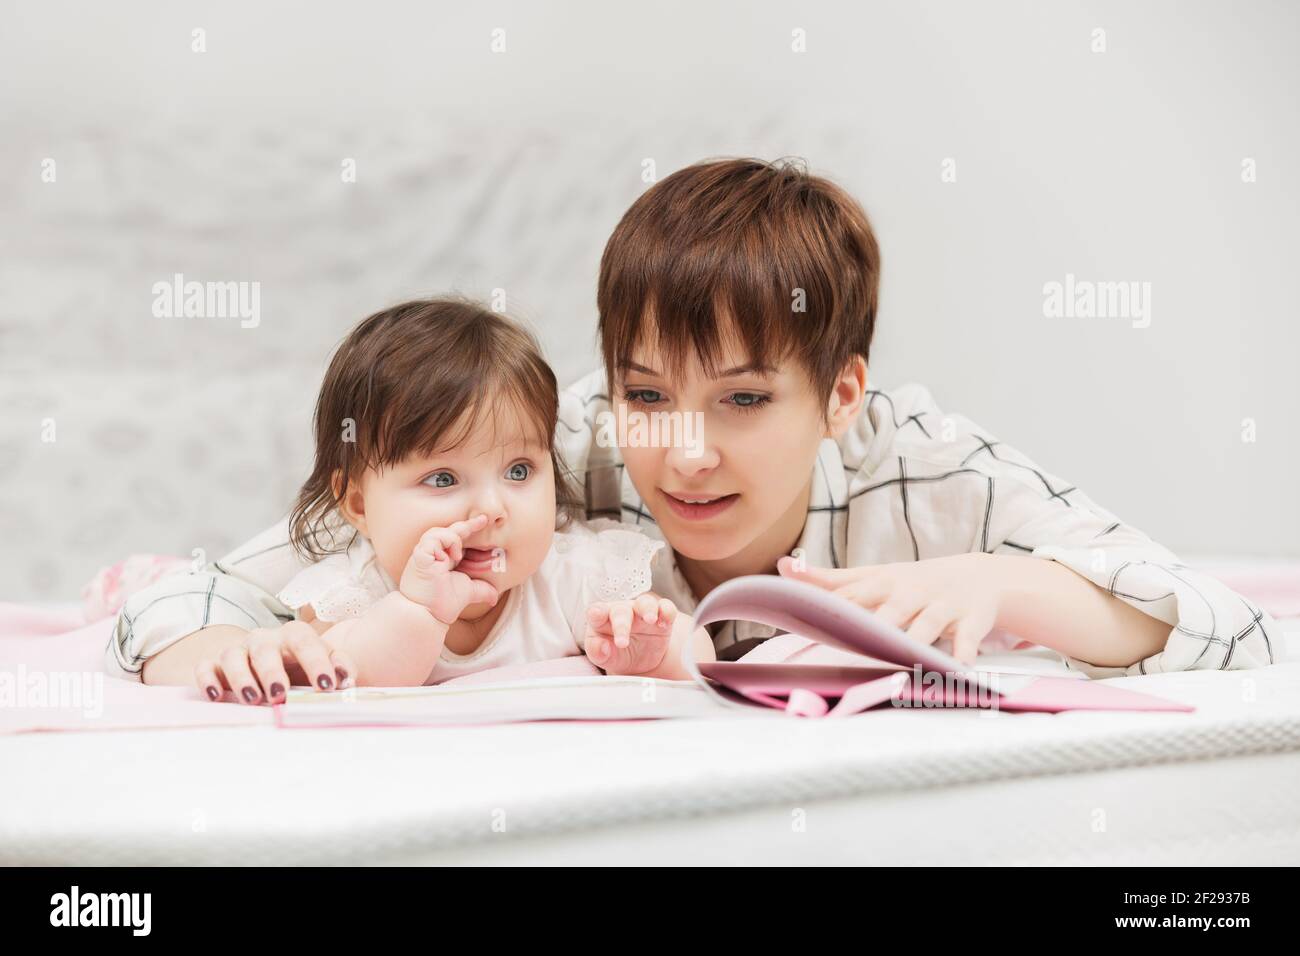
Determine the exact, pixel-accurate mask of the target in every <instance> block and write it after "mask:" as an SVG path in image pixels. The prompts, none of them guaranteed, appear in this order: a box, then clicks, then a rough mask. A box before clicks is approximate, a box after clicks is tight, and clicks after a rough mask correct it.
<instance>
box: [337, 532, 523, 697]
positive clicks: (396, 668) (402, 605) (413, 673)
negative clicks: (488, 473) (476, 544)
mask: <svg viewBox="0 0 1300 956" xmlns="http://www.w3.org/2000/svg"><path fill="white" fill-rule="evenodd" d="M486 524H487V517H486V516H485V515H475V516H474V517H473V518H471V519H470V520H468V521H458V522H456V523H455V524H453V525H451V526H449V527H446V528H430V529H429V530H428V531H426V532H425V533H424V535H423V536H422V537H421V538H420V540H419V542H417V543H416V545H415V549H414V550H413V551H412V552H411V557H410V560H408V561H407V562H406V569H405V570H404V571H403V572H402V580H401V582H400V583H399V584H398V589H397V590H396V591H393V592H391V593H389V594H386V595H384V596H383V597H382V598H380V599H379V600H378V601H376V602H375V603H374V604H372V605H371V606H370V607H368V608H367V609H366V611H365V613H363V614H362V615H361V616H360V617H356V618H352V619H350V620H347V621H341V622H340V623H338V624H336V625H334V626H333V627H332V628H330V629H329V630H328V631H327V632H326V635H325V637H324V639H325V640H326V641H331V642H333V644H334V646H337V647H340V648H341V649H342V650H344V651H346V652H347V654H348V655H349V656H350V657H351V659H352V660H353V661H354V662H355V663H356V665H357V668H358V670H359V671H360V673H359V674H358V677H357V683H359V684H367V685H371V686H378V687H408V686H411V687H416V686H419V685H421V684H423V683H424V682H425V681H426V680H427V679H428V677H429V675H430V674H431V673H433V668H434V665H436V664H437V663H438V658H439V657H440V656H441V655H442V648H443V644H444V643H446V640H447V630H448V628H450V627H451V625H452V624H454V623H455V622H456V620H457V619H458V618H459V617H460V615H461V613H462V612H463V611H464V610H465V608H466V607H467V606H469V605H470V604H475V603H484V604H495V603H496V601H497V597H498V595H497V591H496V588H494V587H493V586H492V585H491V584H488V583H487V582H486V581H480V580H477V579H474V578H471V577H469V576H468V575H466V574H463V573H461V572H459V571H457V570H456V565H458V564H459V563H460V559H461V556H462V554H463V551H464V548H463V544H462V541H461V538H462V537H465V536H468V535H471V534H473V533H474V532H476V531H478V530H480V529H481V528H482V527H483V526H484V525H486Z"/></svg>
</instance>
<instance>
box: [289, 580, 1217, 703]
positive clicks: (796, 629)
mask: <svg viewBox="0 0 1300 956" xmlns="http://www.w3.org/2000/svg"><path fill="white" fill-rule="evenodd" d="M694 617H695V620H696V623H697V624H700V625H708V624H712V623H715V622H718V621H724V620H746V621H753V622H756V623H759V624H767V625H771V626H773V627H776V628H778V629H780V630H782V631H785V632H786V633H787V635H788V636H786V637H778V638H773V639H772V640H771V641H769V642H767V643H766V644H764V645H762V646H760V648H759V649H758V650H757V651H754V652H751V653H750V654H748V655H746V656H745V657H744V658H742V659H741V660H739V661H712V662H707V663H699V664H697V663H696V662H695V661H694V660H693V659H692V658H687V659H686V660H685V661H684V663H685V665H686V667H687V670H688V671H689V672H690V674H691V676H692V680H689V681H665V680H656V679H650V678H641V677H608V676H604V675H601V674H600V672H599V671H597V670H596V669H595V668H594V667H593V666H592V665H591V664H590V663H589V662H588V661H586V659H585V658H576V657H575V658H568V659H566V660H565V661H563V662H557V661H548V662H543V663H541V664H537V665H529V666H528V667H524V668H518V667H516V668H503V669H502V671H503V673H501V674H500V675H499V676H500V677H501V678H502V679H500V680H497V679H495V677H494V675H493V674H492V673H491V672H486V673H484V674H476V675H473V676H472V678H460V679H458V680H456V681H449V682H447V683H445V684H441V685H437V686H433V687H405V688H373V687H364V688H354V689H350V690H346V691H336V692H333V693H318V692H315V691H311V690H307V689H302V690H293V691H290V693H289V695H288V700H287V701H286V703H284V704H282V705H279V706H278V707H276V708H275V710H276V719H277V722H278V723H279V725H280V726H283V727H307V726H341V725H351V726H356V725H382V724H466V723H505V722H511V721H532V720H641V719H653V718H665V717H711V716H732V717H735V716H744V715H749V716H754V717H769V718H770V717H774V716H782V715H796V716H804V717H848V716H853V715H855V714H859V713H861V712H863V711H865V710H870V709H872V708H874V707H880V706H894V707H915V708H923V707H981V708H987V709H993V710H1004V711H1039V712H1048V713H1053V712H1058V711H1065V710H1149V711H1190V710H1192V709H1193V708H1191V707H1189V706H1187V705H1185V704H1182V703H1178V702H1174V701H1169V700H1164V699H1162V698H1159V697H1154V696H1152V695H1149V694H1143V693H1138V692H1136V691H1131V690H1126V689H1122V688H1118V687H1114V686H1112V685H1110V684H1106V683H1102V682H1095V681H1089V680H1087V679H1086V678H1083V677H1082V676H1081V675H1077V674H1075V673H1073V672H1070V671H1068V670H1066V669H1065V667H1064V664H1063V662H1058V663H1055V664H1053V663H1052V662H1050V661H1045V660H1044V659H1043V658H1041V657H1033V656H1031V655H1024V656H1019V655H1017V654H1001V655H995V656H991V657H989V658H981V659H980V660H979V662H978V663H977V664H976V665H975V667H973V668H972V667H968V666H966V665H963V664H962V663H960V662H959V661H958V660H956V658H953V657H951V656H950V655H948V654H945V653H943V652H942V651H940V650H938V649H937V648H934V647H931V646H929V645H925V644H920V643H918V642H916V641H914V640H912V639H911V638H909V637H907V635H906V634H904V633H903V632H902V631H901V630H900V629H898V628H896V627H893V626H892V625H890V624H887V623H885V622H883V621H881V620H879V619H878V618H877V617H876V616H875V615H874V614H872V613H871V612H870V611H867V610H865V609H864V608H862V607H859V606H858V605H856V604H854V603H852V602H851V601H848V600H846V599H844V598H841V597H838V596H836V595H834V594H831V593H830V592H828V591H824V590H822V589H821V588H818V587H815V586H813V585H810V584H805V583H801V582H798V581H790V580H787V579H785V578H781V577H776V576H773V575H753V576H749V577H741V578H735V579H733V580H731V581H728V582H726V583H725V584H722V585H720V586H719V587H717V588H715V589H714V590H713V591H712V592H711V593H710V594H709V595H708V597H706V598H705V599H704V600H703V601H702V602H701V603H700V605H699V607H698V608H697V609H696V611H695V615H694ZM810 647H815V649H816V650H818V651H826V652H827V653H822V654H820V656H818V655H809V654H807V653H805V652H806V651H807V650H808V649H809V648H810ZM686 653H688V654H689V648H687V649H686ZM800 658H803V659H804V660H818V661H819V662H817V663H804V662H801V661H800ZM828 660H829V661H831V662H828ZM505 671H508V672H509V673H508V674H507V673H504V672H505Z"/></svg>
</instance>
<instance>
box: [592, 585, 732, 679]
mask: <svg viewBox="0 0 1300 956" xmlns="http://www.w3.org/2000/svg"><path fill="white" fill-rule="evenodd" d="M687 646H690V648H691V653H692V654H693V655H694V658H695V660H696V661H711V660H715V659H716V655H715V653H714V649H713V640H712V639H711V638H710V637H709V632H708V631H706V630H705V629H704V628H702V627H697V626H696V625H695V621H694V620H693V619H692V618H691V617H690V616H689V615H686V614H678V613H677V607H676V605H674V604H673V602H672V601H669V600H668V599H667V598H661V597H658V596H657V595H654V594H650V593H647V594H643V595H641V596H640V597H639V598H636V599H635V600H632V601H615V602H611V603H600V604H593V605H592V606H591V607H590V608H589V609H588V611H587V634H586V638H585V640H584V641H583V650H584V651H585V652H586V654H587V657H588V658H589V659H590V660H591V662H592V663H593V664H595V665H596V666H597V667H599V668H601V670H603V671H604V672H605V673H606V674H627V675H636V676H638V677H658V678H661V679H663V680H689V679H690V678H691V675H690V673H689V672H688V671H687V670H686V668H685V667H684V666H683V665H682V652H683V651H684V649H685V648H686V647H687Z"/></svg>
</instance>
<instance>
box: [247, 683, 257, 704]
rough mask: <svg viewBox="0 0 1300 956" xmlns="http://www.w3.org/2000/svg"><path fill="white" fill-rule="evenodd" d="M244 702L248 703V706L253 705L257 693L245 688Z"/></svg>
mask: <svg viewBox="0 0 1300 956" xmlns="http://www.w3.org/2000/svg"><path fill="white" fill-rule="evenodd" d="M244 700H246V701H248V702H249V703H250V704H251V703H253V701H255V700H257V691H255V690H253V688H251V687H245V688H244Z"/></svg>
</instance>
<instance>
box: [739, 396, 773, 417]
mask: <svg viewBox="0 0 1300 956" xmlns="http://www.w3.org/2000/svg"><path fill="white" fill-rule="evenodd" d="M771 400H772V397H771V396H770V395H759V394H758V393H757V392H736V393H734V394H733V395H731V396H730V397H729V401H730V403H731V404H732V405H735V406H736V407H737V408H739V409H742V410H744V411H747V412H748V411H753V410H754V409H756V408H762V407H763V406H764V405H766V404H767V403H768V402H770V401H771Z"/></svg>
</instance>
